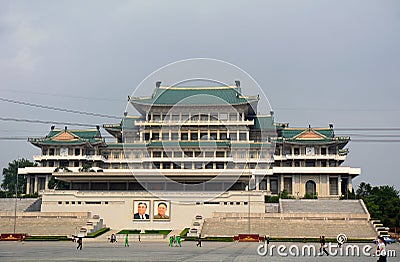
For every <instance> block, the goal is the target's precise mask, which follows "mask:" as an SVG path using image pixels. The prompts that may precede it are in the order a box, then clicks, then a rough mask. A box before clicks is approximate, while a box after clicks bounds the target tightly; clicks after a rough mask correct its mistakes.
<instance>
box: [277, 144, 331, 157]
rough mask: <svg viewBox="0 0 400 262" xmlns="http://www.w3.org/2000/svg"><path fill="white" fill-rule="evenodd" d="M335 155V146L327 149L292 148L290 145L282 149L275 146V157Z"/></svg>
mask: <svg viewBox="0 0 400 262" xmlns="http://www.w3.org/2000/svg"><path fill="white" fill-rule="evenodd" d="M336 153H337V147H336V146H329V147H311V146H302V147H293V146H290V145H287V146H286V145H285V146H284V147H283V149H282V146H278V145H277V146H276V148H275V155H278V156H279V155H295V156H298V155H327V154H329V155H334V154H336Z"/></svg>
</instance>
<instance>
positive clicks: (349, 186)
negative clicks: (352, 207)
mask: <svg viewBox="0 0 400 262" xmlns="http://www.w3.org/2000/svg"><path fill="white" fill-rule="evenodd" d="M347 189H348V190H349V191H350V192H351V191H353V179H352V177H351V176H349V179H348V182H347Z"/></svg>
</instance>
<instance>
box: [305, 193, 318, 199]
mask: <svg viewBox="0 0 400 262" xmlns="http://www.w3.org/2000/svg"><path fill="white" fill-rule="evenodd" d="M303 198H304V199H318V194H317V193H315V194H307V193H306V194H304V197H303Z"/></svg>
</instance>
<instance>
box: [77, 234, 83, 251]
mask: <svg viewBox="0 0 400 262" xmlns="http://www.w3.org/2000/svg"><path fill="white" fill-rule="evenodd" d="M77 243H78V246H77V247H76V249H79V250H82V238H81V237H79V238H78V241H77Z"/></svg>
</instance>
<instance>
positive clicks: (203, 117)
mask: <svg viewBox="0 0 400 262" xmlns="http://www.w3.org/2000/svg"><path fill="white" fill-rule="evenodd" d="M228 120H229V121H243V120H244V113H239V112H234V113H227V112H223V113H211V114H202V113H197V114H194V113H192V114H190V115H189V114H186V113H176V114H174V113H172V114H155V113H150V114H148V115H147V121H149V122H182V121H183V122H187V121H190V122H198V121H212V122H214V121H215V122H216V121H228Z"/></svg>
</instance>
